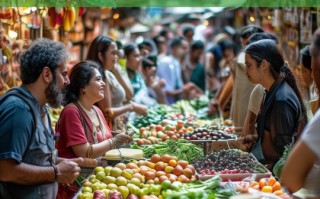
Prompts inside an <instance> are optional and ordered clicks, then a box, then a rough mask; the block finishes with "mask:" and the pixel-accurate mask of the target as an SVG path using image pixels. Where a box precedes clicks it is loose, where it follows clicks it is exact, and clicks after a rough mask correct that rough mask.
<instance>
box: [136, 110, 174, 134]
mask: <svg viewBox="0 0 320 199" xmlns="http://www.w3.org/2000/svg"><path fill="white" fill-rule="evenodd" d="M172 111H173V110H172V108H171V107H169V106H167V105H159V106H157V107H156V108H154V109H150V110H148V115H145V116H141V117H137V118H136V119H135V120H134V121H133V126H134V127H136V128H138V129H139V128H141V127H147V126H150V125H151V124H159V123H160V122H162V120H164V119H165V116H166V115H167V114H168V113H169V112H172Z"/></svg>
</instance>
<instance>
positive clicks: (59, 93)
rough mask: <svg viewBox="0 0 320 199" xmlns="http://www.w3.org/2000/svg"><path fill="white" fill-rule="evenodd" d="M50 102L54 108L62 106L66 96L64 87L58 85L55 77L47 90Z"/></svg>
mask: <svg viewBox="0 0 320 199" xmlns="http://www.w3.org/2000/svg"><path fill="white" fill-rule="evenodd" d="M45 93H46V97H47V100H48V104H49V105H50V106H51V107H52V108H59V106H61V104H62V101H63V98H64V89H61V88H59V87H58V86H57V83H56V80H55V78H54V79H53V81H52V82H51V83H50V84H49V86H48V88H47V89H46V91H45Z"/></svg>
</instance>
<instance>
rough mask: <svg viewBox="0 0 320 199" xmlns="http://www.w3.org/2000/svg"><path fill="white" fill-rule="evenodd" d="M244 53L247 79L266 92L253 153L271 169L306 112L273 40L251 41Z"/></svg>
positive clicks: (290, 73)
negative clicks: (260, 86)
mask: <svg viewBox="0 0 320 199" xmlns="http://www.w3.org/2000/svg"><path fill="white" fill-rule="evenodd" d="M245 53H246V55H245V64H246V69H245V72H246V74H247V76H248V78H249V80H250V81H251V82H252V83H256V84H261V85H262V86H263V87H264V88H265V89H266V95H265V97H264V100H263V104H262V105H261V109H260V112H259V115H258V119H257V133H258V139H257V140H252V141H253V142H255V145H254V147H253V149H252V153H253V154H254V155H255V156H256V158H257V159H258V160H259V161H261V162H263V163H264V164H268V165H269V166H270V168H271V167H272V165H273V164H274V163H275V162H276V161H277V160H278V159H279V158H280V156H281V155H282V153H283V150H284V147H285V146H286V145H288V144H290V143H291V142H292V141H293V139H294V136H296V134H297V131H298V127H299V124H300V122H305V120H307V118H306V110H305V108H304V105H303V101H302V97H301V94H300V92H299V89H298V87H297V84H296V81H295V78H294V76H293V74H292V72H291V71H290V69H289V68H288V66H287V65H286V64H285V61H284V58H283V56H282V53H281V51H280V49H279V47H278V46H277V44H276V43H275V42H274V41H273V40H269V39H265V40H260V41H257V42H254V43H252V44H250V45H248V46H247V47H246V48H245Z"/></svg>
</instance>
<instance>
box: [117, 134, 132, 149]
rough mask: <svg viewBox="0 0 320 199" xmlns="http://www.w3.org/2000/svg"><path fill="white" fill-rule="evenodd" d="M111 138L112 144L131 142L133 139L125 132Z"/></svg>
mask: <svg viewBox="0 0 320 199" xmlns="http://www.w3.org/2000/svg"><path fill="white" fill-rule="evenodd" d="M112 139H113V145H114V146H117V145H122V144H126V143H131V142H132V141H133V138H132V137H131V136H129V135H127V134H125V133H119V134H117V135H116V136H114V138H112Z"/></svg>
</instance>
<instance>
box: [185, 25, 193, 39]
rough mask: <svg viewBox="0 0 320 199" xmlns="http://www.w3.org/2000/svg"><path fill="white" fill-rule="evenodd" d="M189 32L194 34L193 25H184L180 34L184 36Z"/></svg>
mask: <svg viewBox="0 0 320 199" xmlns="http://www.w3.org/2000/svg"><path fill="white" fill-rule="evenodd" d="M189 31H192V32H194V26H193V25H185V26H183V28H182V34H183V35H184V36H185V35H186V34H187V33H188V32H189Z"/></svg>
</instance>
